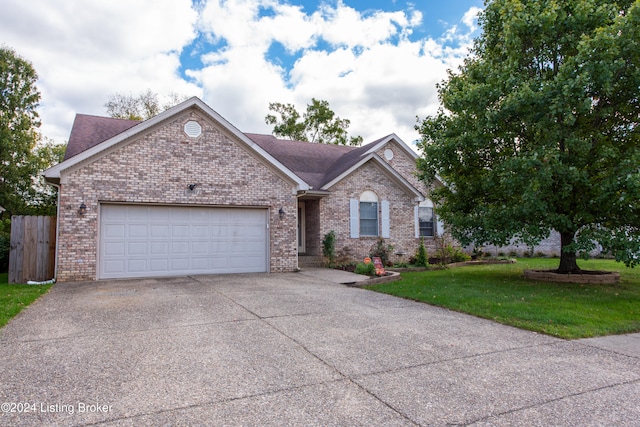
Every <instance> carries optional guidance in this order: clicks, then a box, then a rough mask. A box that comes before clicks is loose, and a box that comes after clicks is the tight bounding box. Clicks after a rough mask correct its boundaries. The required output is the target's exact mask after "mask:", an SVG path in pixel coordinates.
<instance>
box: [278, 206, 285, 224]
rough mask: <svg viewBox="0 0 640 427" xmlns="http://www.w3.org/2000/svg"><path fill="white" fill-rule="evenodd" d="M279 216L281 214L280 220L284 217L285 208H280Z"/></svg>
mask: <svg viewBox="0 0 640 427" xmlns="http://www.w3.org/2000/svg"><path fill="white" fill-rule="evenodd" d="M278 216H280V221H282V220H283V219H284V209H282V208H280V210H279V211H278Z"/></svg>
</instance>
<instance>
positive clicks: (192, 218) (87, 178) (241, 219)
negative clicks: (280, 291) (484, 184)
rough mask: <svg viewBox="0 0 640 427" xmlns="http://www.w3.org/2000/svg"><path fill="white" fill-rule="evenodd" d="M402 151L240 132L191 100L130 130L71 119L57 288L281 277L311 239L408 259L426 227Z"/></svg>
mask: <svg viewBox="0 0 640 427" xmlns="http://www.w3.org/2000/svg"><path fill="white" fill-rule="evenodd" d="M415 160H416V154H415V153H414V151H413V150H411V149H410V148H409V147H408V146H407V145H406V144H405V143H404V142H403V141H401V140H400V138H398V137H397V136H395V135H393V134H392V135H389V136H386V137H384V138H381V139H379V140H377V141H374V142H371V143H369V144H367V145H364V146H362V147H346V146H338V145H324V144H313V143H308V142H299V141H289V140H280V139H277V138H275V137H274V136H271V135H258V134H250V133H247V134H245V133H242V132H240V131H239V130H238V129H236V128H235V127H234V126H233V125H232V124H231V123H229V122H228V121H227V120H225V119H224V118H223V117H221V116H220V115H219V114H218V113H216V112H215V111H214V110H213V109H211V108H210V107H209V106H208V105H207V104H205V103H204V102H203V101H201V100H200V99H198V98H195V97H194V98H191V99H189V100H187V101H185V102H183V103H181V104H179V105H177V106H175V107H173V108H171V109H169V110H167V111H165V112H163V113H161V114H159V115H157V116H155V117H153V118H151V119H149V120H146V121H143V122H137V121H131V120H122V119H114V118H106V117H96V116H88V115H77V116H76V119H75V121H74V124H73V128H72V131H71V135H70V138H69V143H68V146H67V151H66V155H65V158H64V161H63V162H61V163H60V164H58V165H56V166H54V167H52V168H50V169H48V170H47V171H45V173H44V176H45V179H46V181H47V182H48V183H50V184H51V185H54V186H56V187H57V188H58V238H57V253H56V258H57V259H56V279H57V280H58V281H75V280H97V279H108V278H132V277H159V276H176V275H194V274H218V273H244V272H291V271H295V270H296V269H297V268H298V261H299V256H301V255H321V254H322V238H323V236H324V235H325V234H326V233H328V232H329V231H331V230H333V231H335V233H336V238H337V239H336V249H337V250H338V251H339V252H340V251H346V252H347V253H349V254H351V256H352V258H353V260H354V261H356V260H361V259H362V258H363V257H365V256H367V255H368V254H369V250H370V248H371V246H372V245H373V244H374V243H375V242H376V240H377V238H378V237H383V238H384V239H385V240H386V242H387V243H388V244H391V245H393V246H394V247H395V252H400V251H401V252H404V253H405V254H407V256H409V255H413V254H414V253H415V252H416V250H417V247H418V245H419V243H420V236H425V244H426V245H427V246H429V245H432V241H433V236H434V235H436V234H437V233H438V229H439V228H440V225H439V224H438V223H437V221H436V220H435V219H434V215H433V209H432V208H433V205H432V204H431V202H430V201H429V199H428V198H427V188H426V186H425V185H424V184H423V183H421V182H420V181H419V180H418V179H417V178H416V175H415Z"/></svg>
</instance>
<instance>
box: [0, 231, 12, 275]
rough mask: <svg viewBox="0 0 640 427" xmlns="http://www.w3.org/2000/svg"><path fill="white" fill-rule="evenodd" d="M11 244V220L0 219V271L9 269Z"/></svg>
mask: <svg viewBox="0 0 640 427" xmlns="http://www.w3.org/2000/svg"><path fill="white" fill-rule="evenodd" d="M10 246H11V220H10V219H4V220H0V273H6V272H7V271H8V270H9V250H10Z"/></svg>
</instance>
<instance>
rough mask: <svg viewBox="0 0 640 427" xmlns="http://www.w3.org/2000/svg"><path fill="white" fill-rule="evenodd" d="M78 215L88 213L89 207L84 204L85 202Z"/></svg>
mask: <svg viewBox="0 0 640 427" xmlns="http://www.w3.org/2000/svg"><path fill="white" fill-rule="evenodd" d="M78 213H79V214H80V215H84V214H86V213H87V205H85V204H84V202H83V203H82V204H81V205H80V207H79V208H78Z"/></svg>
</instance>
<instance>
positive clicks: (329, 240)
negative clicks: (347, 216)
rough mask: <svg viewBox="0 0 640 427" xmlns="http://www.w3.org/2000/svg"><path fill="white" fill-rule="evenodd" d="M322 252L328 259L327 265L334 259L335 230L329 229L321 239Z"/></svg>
mask: <svg viewBox="0 0 640 427" xmlns="http://www.w3.org/2000/svg"><path fill="white" fill-rule="evenodd" d="M322 254H323V255H324V256H325V257H326V258H327V259H328V260H329V267H333V264H334V263H335V261H336V232H335V231H333V230H331V231H330V232H328V233H327V234H325V235H324V238H323V239H322Z"/></svg>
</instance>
